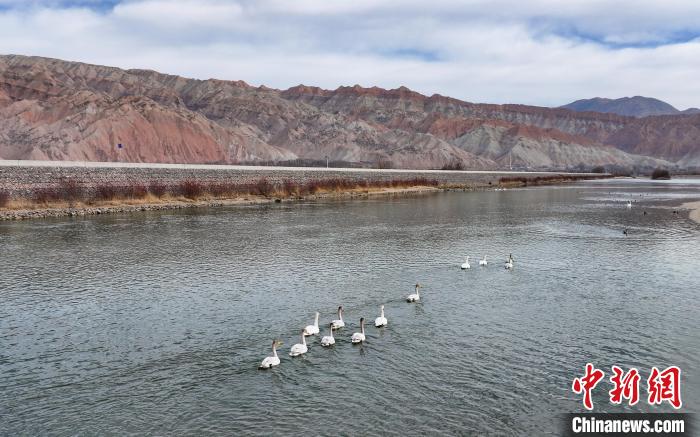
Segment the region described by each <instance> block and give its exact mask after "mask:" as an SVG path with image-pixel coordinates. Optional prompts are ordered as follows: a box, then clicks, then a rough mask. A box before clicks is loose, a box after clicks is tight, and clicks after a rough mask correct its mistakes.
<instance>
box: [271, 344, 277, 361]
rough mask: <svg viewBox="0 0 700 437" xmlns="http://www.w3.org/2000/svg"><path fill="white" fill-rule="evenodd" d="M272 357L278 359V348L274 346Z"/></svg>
mask: <svg viewBox="0 0 700 437" xmlns="http://www.w3.org/2000/svg"><path fill="white" fill-rule="evenodd" d="M272 356H273V357H275V358H277V346H276V345H274V344H273V345H272Z"/></svg>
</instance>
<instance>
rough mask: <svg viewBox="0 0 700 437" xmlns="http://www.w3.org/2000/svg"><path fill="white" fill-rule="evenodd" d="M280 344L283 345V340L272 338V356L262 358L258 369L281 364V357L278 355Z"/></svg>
mask: <svg viewBox="0 0 700 437" xmlns="http://www.w3.org/2000/svg"><path fill="white" fill-rule="evenodd" d="M280 345H282V342H281V341H279V340H272V356H269V357H265V359H264V360H262V363H260V367H258V369H269V368H270V367H274V366H279V365H280V357H278V356H277V346H280Z"/></svg>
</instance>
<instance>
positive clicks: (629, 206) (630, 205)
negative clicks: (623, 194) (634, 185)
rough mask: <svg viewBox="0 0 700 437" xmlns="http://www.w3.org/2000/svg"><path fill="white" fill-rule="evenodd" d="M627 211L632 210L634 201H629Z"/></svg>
mask: <svg viewBox="0 0 700 437" xmlns="http://www.w3.org/2000/svg"><path fill="white" fill-rule="evenodd" d="M627 209H632V201H631V200H628V201H627Z"/></svg>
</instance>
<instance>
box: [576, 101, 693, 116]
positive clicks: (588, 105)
mask: <svg viewBox="0 0 700 437" xmlns="http://www.w3.org/2000/svg"><path fill="white" fill-rule="evenodd" d="M562 108H565V109H571V110H572V111H579V112H584V111H591V112H604V113H613V114H618V115H627V116H630V117H648V116H650V115H676V114H683V113H685V114H696V113H698V112H700V109H697V108H690V109H686V110H685V111H679V110H678V109H676V108H674V107H673V106H671V105H670V104H668V103H666V102H664V101H661V100H659V99H653V98H650V97H642V96H634V97H622V98H620V99H605V98H602V97H594V98H592V99H583V100H576V101H575V102H572V103H569V104H568V105H564V106H562Z"/></svg>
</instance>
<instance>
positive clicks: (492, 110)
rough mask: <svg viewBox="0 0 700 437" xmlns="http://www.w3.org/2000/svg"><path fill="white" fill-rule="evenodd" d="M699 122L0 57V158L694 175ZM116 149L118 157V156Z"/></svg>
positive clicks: (398, 91)
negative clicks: (615, 168) (637, 168)
mask: <svg viewBox="0 0 700 437" xmlns="http://www.w3.org/2000/svg"><path fill="white" fill-rule="evenodd" d="M698 139H700V115H683V116H673V117H646V118H643V119H639V118H634V117H624V116H618V115H614V114H595V113H590V112H586V113H577V112H573V111H569V110H565V109H549V108H539V107H531V106H521V105H484V104H473V103H468V102H464V101H460V100H457V99H453V98H449V97H444V96H440V95H433V96H424V95H421V94H418V93H416V92H413V91H411V90H409V89H407V88H398V89H394V90H384V89H380V88H361V87H359V86H354V87H340V88H338V89H336V90H323V89H319V88H314V87H307V86H297V87H294V88H291V89H288V90H285V91H280V90H274V89H270V88H266V87H252V86H249V85H247V84H246V83H244V82H240V81H222V80H214V79H210V80H194V79H186V78H182V77H179V76H171V75H165V74H160V73H157V72H154V71H146V70H121V69H118V68H110V67H102V66H95V65H89V64H82V63H74V62H66V61H60V60H54V59H46V58H36V57H24V56H14V55H9V56H0V158H4V159H54V160H101V161H104V160H121V161H131V162H190V163H239V162H255V161H286V160H292V159H298V158H301V159H318V160H324V159H325V157H326V156H328V157H329V158H330V159H331V160H337V161H347V162H358V163H364V165H377V163H382V165H393V166H394V167H405V168H440V167H442V166H444V165H446V164H454V163H461V164H462V165H464V166H465V167H466V168H474V169H489V168H503V167H505V166H509V165H511V164H512V165H513V166H514V167H516V166H517V167H530V168H567V167H573V166H576V165H579V164H584V165H586V166H593V165H601V164H616V165H623V166H632V165H645V166H656V165H673V164H675V163H679V164H681V165H685V166H698V165H700V154H699V153H698V148H699V145H698V142H700V141H698ZM117 144H122V145H123V148H118V147H117Z"/></svg>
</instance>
